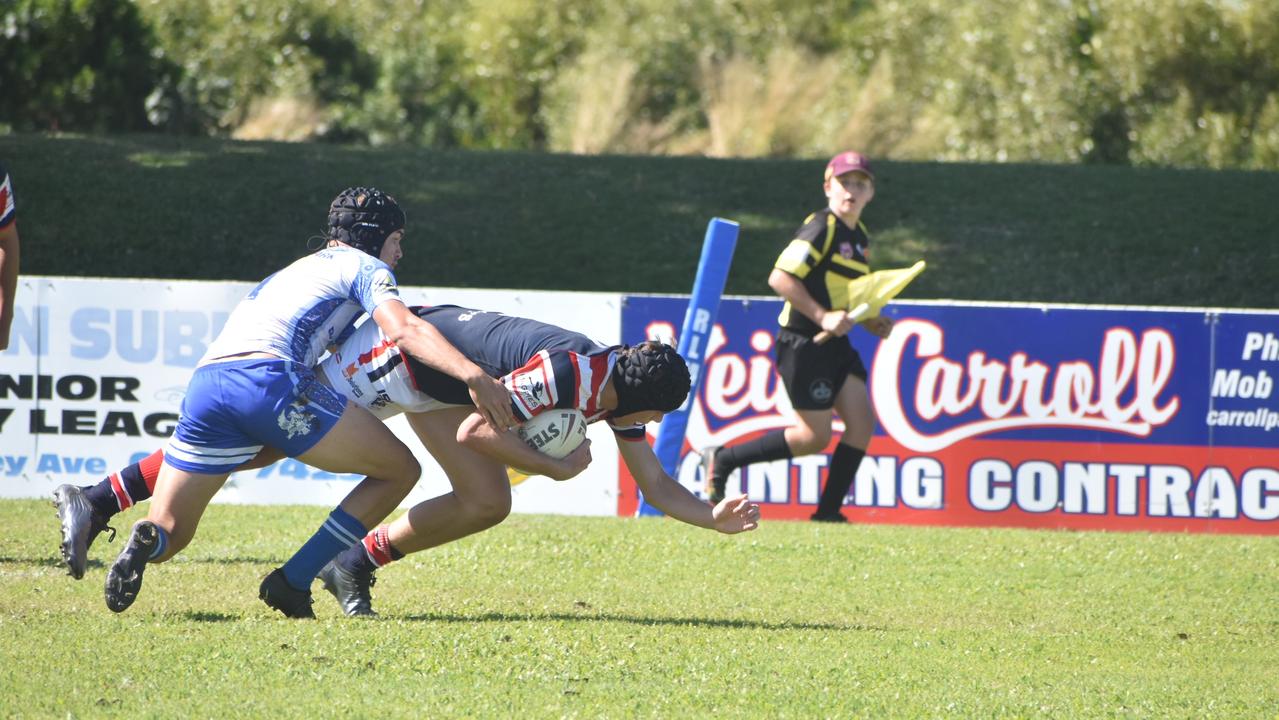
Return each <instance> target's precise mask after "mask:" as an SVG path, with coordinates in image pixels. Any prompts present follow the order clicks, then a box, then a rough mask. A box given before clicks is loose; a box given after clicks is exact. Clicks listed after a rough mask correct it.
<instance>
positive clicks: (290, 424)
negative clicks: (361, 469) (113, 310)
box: [164, 358, 346, 475]
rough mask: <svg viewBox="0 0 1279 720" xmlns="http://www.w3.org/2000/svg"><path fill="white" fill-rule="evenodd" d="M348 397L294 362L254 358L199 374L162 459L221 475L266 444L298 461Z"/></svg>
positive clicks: (330, 424) (218, 365) (189, 388)
mask: <svg viewBox="0 0 1279 720" xmlns="http://www.w3.org/2000/svg"><path fill="white" fill-rule="evenodd" d="M345 409H346V398H344V397H342V396H341V395H338V394H337V393H336V392H334V391H333V389H332V388H330V387H328V386H327V385H324V384H323V383H321V382H319V381H318V380H317V379H316V377H315V374H314V373H313V372H312V371H311V368H308V367H306V366H304V365H301V364H299V363H295V362H292V361H289V360H279V359H274V358H271V359H266V358H252V359H248V360H230V361H227V362H220V363H212V364H209V365H205V366H203V367H199V368H196V371H195V374H194V375H192V376H191V382H190V384H189V385H187V394H186V397H185V398H184V399H183V400H182V415H181V417H180V418H179V419H178V427H177V429H176V430H175V431H174V433H173V437H171V438H169V444H168V446H167V447H166V448H165V450H164V461H165V462H167V463H169V464H170V465H172V466H173V467H176V468H178V469H180V470H185V471H187V472H193V473H203V474H208V475H221V474H224V473H229V472H231V471H232V470H234V469H235V468H236V467H237V466H239V465H240V464H241V463H244V462H246V461H248V460H250V459H252V458H253V456H255V455H257V454H258V451H259V450H261V449H262V448H263V447H264V446H268V445H269V446H271V447H274V448H277V449H279V450H282V451H284V453H285V454H286V455H288V456H289V457H297V456H298V455H301V454H302V453H305V452H306V451H307V450H310V449H311V448H312V447H314V446H315V444H316V443H318V442H319V441H320V439H321V438H323V437H324V436H325V435H327V434H328V432H329V431H330V430H332V429H333V426H334V425H337V423H338V420H340V419H341V418H342V411H343V410H345Z"/></svg>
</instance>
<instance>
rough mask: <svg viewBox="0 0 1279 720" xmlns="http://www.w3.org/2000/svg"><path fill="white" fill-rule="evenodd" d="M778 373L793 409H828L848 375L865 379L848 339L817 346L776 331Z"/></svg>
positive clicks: (790, 333) (802, 337) (801, 337)
mask: <svg viewBox="0 0 1279 720" xmlns="http://www.w3.org/2000/svg"><path fill="white" fill-rule="evenodd" d="M777 374H778V375H780V376H781V378H782V384H783V385H785V386H786V394H787V395H788V396H790V402H791V406H792V407H794V408H795V409H796V410H828V409H830V408H832V407H834V405H835V396H836V395H838V394H839V391H840V389H841V388H843V387H844V381H845V380H847V379H848V376H849V375H852V376H854V377H858V378H861V379H862V381H863V382H865V380H866V366H865V365H863V364H862V356H861V355H858V354H857V351H856V350H854V349H853V346H852V345H851V344H850V343H849V342H848V338H847V337H836V338H831V339H830V340H829V341H827V342H826V343H823V344H821V345H818V344H817V343H815V342H813V339H812V338H811V337H808V336H807V335H801V334H800V333H797V332H794V331H791V330H787V329H786V328H781V329H780V330H778V331H777Z"/></svg>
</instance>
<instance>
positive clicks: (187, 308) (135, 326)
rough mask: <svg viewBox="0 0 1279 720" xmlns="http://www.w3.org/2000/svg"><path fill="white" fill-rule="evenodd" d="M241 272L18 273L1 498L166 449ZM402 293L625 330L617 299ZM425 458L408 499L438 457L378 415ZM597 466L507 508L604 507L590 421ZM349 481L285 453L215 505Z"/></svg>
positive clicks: (598, 447)
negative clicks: (221, 275) (184, 276)
mask: <svg viewBox="0 0 1279 720" xmlns="http://www.w3.org/2000/svg"><path fill="white" fill-rule="evenodd" d="M252 287H253V284H252V283H244V282H204V281H177V280H172V281H166V280H117V279H98V278H69V277H25V278H23V279H22V281H21V283H20V285H19V288H18V296H17V302H16V303H15V316H14V325H13V330H12V333H11V341H10V346H9V349H8V350H6V351H4V352H0V497H48V496H49V494H50V493H51V492H52V490H53V488H55V487H57V486H58V485H59V484H62V483H75V484H79V485H87V484H90V483H95V482H97V481H98V480H100V479H102V477H104V476H105V475H107V474H109V473H112V472H116V471H118V470H119V469H121V468H123V467H124V466H125V465H127V464H129V463H131V462H136V461H137V460H138V459H139V458H141V457H144V456H146V455H148V454H150V453H151V452H152V451H154V450H156V449H157V448H160V447H162V446H163V443H164V441H165V439H166V438H167V437H168V436H169V434H171V433H172V431H173V428H174V425H175V424H176V422H177V417H178V412H179V410H180V407H181V403H182V397H183V394H184V392H185V389H186V384H187V381H188V379H189V378H190V375H191V372H192V370H193V369H194V368H195V364H196V362H197V361H198V360H199V359H200V357H201V356H202V355H203V354H204V350H205V348H206V347H207V346H208V344H209V343H210V342H211V341H212V340H213V338H214V337H215V336H216V335H217V333H218V332H219V331H220V330H221V328H222V326H223V324H225V322H226V318H227V316H228V315H229V314H230V312H231V309H232V308H233V307H234V306H235V304H236V303H237V302H238V301H239V299H240V298H241V297H242V296H243V295H244V294H245V293H247V292H248V291H249V290H250V289H251V288H252ZM401 293H402V295H403V297H404V300H405V302H407V303H409V304H410V305H413V304H431V305H435V304H454V305H463V306H467V307H476V308H482V309H485V310H494V311H498V312H503V313H507V314H510V315H520V316H523V317H532V318H536V319H538V320H542V321H545V322H550V323H554V324H556V325H560V326H562V327H565V328H569V329H571V330H576V331H578V332H582V333H584V334H586V335H587V336H589V337H591V338H593V339H595V340H597V341H599V342H602V343H606V344H612V343H616V342H618V341H619V338H620V336H621V326H620V311H619V308H620V304H621V296H620V295H618V294H613V293H570V292H551V291H526V290H476V289H450V288H418V287H402V288H401ZM388 424H389V425H390V426H391V428H392V429H393V430H394V431H395V432H396V434H397V435H398V436H400V437H401V438H402V439H403V440H404V441H405V442H406V443H407V444H408V445H409V447H411V448H413V449H414V451H415V452H416V453H417V455H418V457H419V458H420V459H421V461H422V468H423V475H422V480H421V481H420V482H419V484H418V486H417V488H415V489H414V491H413V492H412V493H411V494H410V496H409V498H408V499H407V500H406V505H408V504H413V503H415V502H418V501H420V500H423V499H426V498H430V497H434V496H436V495H440V494H443V493H446V492H448V491H449V489H450V486H449V484H448V481H447V479H446V478H445V476H444V473H443V471H442V470H441V469H440V467H439V466H438V465H437V464H435V463H434V462H433V461H432V460H431V459H430V455H429V454H427V453H426V451H425V449H424V448H423V447H422V446H421V443H419V442H418V440H417V438H416V437H414V436H413V433H412V431H411V430H409V427H408V424H407V423H406V422H404V420H403V419H402V418H394V419H392V420H391V421H390V422H389V423H388ZM590 437H591V439H592V446H591V450H592V454H593V456H594V458H595V459H594V462H593V463H592V465H591V467H590V468H588V469H587V470H586V471H585V472H584V473H582V474H581V475H579V476H578V477H576V478H573V479H572V480H571V481H568V482H563V483H557V482H553V481H551V480H549V479H547V478H541V477H535V478H530V479H528V480H526V481H524V482H523V483H520V484H519V485H516V486H515V488H514V489H513V497H514V504H513V510H514V511H515V512H526V513H558V514H575V515H614V514H616V511H617V450H616V443H615V442H614V441H613V439H612V433H611V432H610V431H609V430H608V429H607V428H606V427H603V426H602V425H601V424H598V423H597V424H596V425H594V426H592V428H591V431H590ZM357 480H358V478H356V477H355V476H339V475H333V474H331V473H324V472H322V471H319V470H316V469H314V468H310V467H307V466H305V465H303V464H302V463H299V462H297V461H295V460H285V461H283V462H279V463H276V464H274V465H272V466H270V467H267V468H263V469H261V470H253V471H247V472H242V473H237V474H235V475H233V476H232V477H231V479H230V480H228V482H227V484H226V486H225V487H224V488H223V490H222V492H220V493H219V494H218V496H217V498H216V500H218V501H222V502H240V503H299V504H320V505H329V506H331V505H335V504H337V502H338V501H340V500H341V499H342V497H343V496H345V495H346V493H347V492H348V491H349V490H350V489H351V487H353V485H354V483H355V482H356V481H357Z"/></svg>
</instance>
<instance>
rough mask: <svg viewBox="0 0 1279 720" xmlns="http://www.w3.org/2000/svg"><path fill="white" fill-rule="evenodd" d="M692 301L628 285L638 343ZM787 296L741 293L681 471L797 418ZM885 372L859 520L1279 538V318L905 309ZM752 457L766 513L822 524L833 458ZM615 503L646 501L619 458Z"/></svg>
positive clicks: (1030, 308) (723, 309) (871, 349)
mask: <svg viewBox="0 0 1279 720" xmlns="http://www.w3.org/2000/svg"><path fill="white" fill-rule="evenodd" d="M686 304H687V300H685V299H682V298H670V297H654V296H630V297H627V298H626V302H625V304H624V309H623V313H622V336H623V340H624V341H625V342H636V341H638V340H642V339H644V338H646V337H654V338H665V339H667V340H670V339H673V338H674V335H675V333H676V329H677V327H678V323H679V319H680V318H681V317H682V316H683V312H684V308H685V306H686ZM780 309H781V303H780V302H779V301H775V300H760V299H742V298H738V299H725V300H724V301H723V303H722V304H721V306H720V310H719V322H718V323H717V324H716V328H715V332H714V333H713V334H712V337H711V341H710V345H709V346H708V348H707V353H706V356H705V357H706V360H705V368H704V372H705V381H704V383H703V386H702V389H701V391H700V393H699V396H698V398H697V403H696V405H695V406H694V409H693V413H692V415H691V417H690V419H689V423H688V434H687V437H686V440H685V444H684V449H683V454H682V458H681V461H680V463H679V465H678V471H677V475H678V480H679V481H680V482H681V483H683V484H684V485H686V486H687V487H688V488H690V489H692V490H695V491H697V492H702V490H703V487H702V478H701V472H700V468H699V464H698V461H699V455H698V452H697V451H700V450H701V449H703V448H706V447H711V446H715V445H728V444H732V443H735V442H739V441H741V440H745V439H748V438H751V437H755V436H758V435H760V434H762V433H765V432H768V431H772V430H777V429H780V428H784V427H786V426H788V425H789V424H790V423H791V417H792V415H791V408H790V403H789V400H788V398H787V396H786V392H785V389H784V388H783V387H782V386H781V383H780V382H779V380H778V378H777V376H776V373H775V371H774V367H773V342H774V340H773V338H774V333H775V331H776V327H777V320H776V319H777V314H778V312H779V311H780ZM884 314H886V315H888V316H890V317H892V318H893V319H894V320H895V321H896V327H895V329H894V331H893V333H892V335H891V336H890V337H889V338H888V339H886V340H882V341H881V340H879V339H877V338H875V337H873V336H872V335H870V334H869V333H867V332H864V331H862V330H860V329H854V331H853V333H852V334H851V339H852V343H853V346H854V348H855V349H856V350H857V351H858V352H859V353H860V354H861V356H862V359H863V361H864V362H865V364H866V366H867V367H868V368H869V369H870V382H869V390H870V395H871V400H872V403H873V404H874V407H875V412H876V416H877V418H878V427H877V429H876V432H875V436H874V438H873V439H872V441H871V444H870V447H869V448H868V454H867V457H866V459H865V461H863V463H862V465H861V467H860V468H859V471H858V473H857V476H856V478H855V481H854V484H853V487H852V490H851V491H850V493H849V497H848V498H847V501H846V506H845V514H846V515H848V516H849V517H850V519H852V520H854V521H856V522H883V523H903V524H920V525H925V524H935V525H970V526H983V525H992V526H995V525H997V526H1014V527H1049V528H1074V529H1107V530H1154V531H1159V530H1166V531H1192V532H1227V533H1264V534H1279V450H1277V449H1276V446H1279V400H1277V399H1276V398H1277V397H1279V396H1276V394H1275V377H1276V375H1279V313H1276V312H1270V311H1226V310H1184V309H1144V308H1099V307H1084V306H1042V305H1015V304H969V303H953V302H950V303H944V304H943V303H921V302H898V303H893V304H892V305H890V306H889V307H888V308H886V309H885V311H884ZM841 430H842V426H841V425H840V424H839V423H838V421H836V423H835V437H834V438H833V439H832V445H831V446H830V447H828V448H827V450H826V453H823V454H817V455H811V456H807V457H799V458H794V459H792V460H790V461H786V460H779V461H775V462H771V463H761V464H758V465H754V466H750V467H748V468H742V469H741V470H740V471H738V472H737V473H735V474H734V475H733V477H731V478H730V479H729V487H728V489H729V492H730V493H732V492H735V491H739V489H740V490H741V491H745V492H747V493H748V494H749V495H750V496H751V498H752V499H753V500H755V501H757V502H759V503H761V504H762V506H763V510H764V517H765V518H807V517H808V515H809V514H810V513H811V512H812V511H813V508H814V506H815V505H816V502H817V499H818V496H819V494H820V491H821V487H822V485H823V484H824V482H825V470H826V464H827V461H828V459H829V454H828V453H829V452H830V451H831V450H832V449H833V447H834V442H837V441H838V435H839V432H840V431H841ZM620 482H621V494H620V497H621V503H620V504H619V507H618V513H619V514H621V515H629V514H631V512H632V511H633V509H634V500H633V498H634V486H633V480H631V479H630V477H629V475H628V474H627V473H626V471H625V468H622V469H621V479H620Z"/></svg>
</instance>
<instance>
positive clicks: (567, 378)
mask: <svg viewBox="0 0 1279 720" xmlns="http://www.w3.org/2000/svg"><path fill="white" fill-rule="evenodd" d="M411 310H412V311H413V312H414V313H415V314H417V316H418V317H420V318H422V319H423V320H425V321H426V322H428V323H430V324H431V325H432V326H434V327H435V328H436V329H437V330H439V331H440V334H441V335H443V336H444V337H445V339H447V340H448V341H449V342H450V343H452V344H453V346H454V347H456V348H457V349H458V352H460V353H462V354H463V355H465V356H466V357H467V358H468V359H470V361H471V362H473V363H475V364H476V365H479V366H480V368H481V369H482V370H484V372H486V373H488V374H489V375H491V376H493V377H496V378H501V380H502V382H503V384H505V385H506V387H507V390H509V391H510V392H511V406H512V408H513V409H514V411H515V414H516V416H517V417H518V418H520V419H521V420H528V419H529V418H532V417H533V416H534V415H537V414H538V413H540V412H541V411H543V410H546V409H547V408H553V407H555V408H576V409H578V410H581V411H582V414H583V415H585V416H586V420H587V422H593V421H596V420H601V419H608V412H607V411H605V410H603V409H601V408H600V406H599V403H600V395H601V393H602V391H603V388H604V383H605V382H607V381H608V378H609V375H610V374H611V373H612V370H613V365H614V364H615V363H616V362H617V352H616V351H617V349H618V348H617V347H606V346H604V345H600V344H599V343H597V342H595V341H594V340H591V339H590V338H588V337H586V336H585V335H583V334H581V333H576V332H573V331H571V330H565V329H564V328H561V327H557V326H555V325H551V324H548V323H544V322H539V321H537V320H529V319H528V318H521V317H513V316H511V315H503V314H501V313H496V312H489V311H485V310H472V309H469V308H463V307H458V306H456V305H438V306H435V307H414V308H411ZM406 360H407V363H406V365H407V366H408V368H409V373H410V375H411V376H412V382H413V384H414V385H415V386H416V388H417V390H418V391H419V392H421V393H423V394H425V395H429V396H430V397H432V398H435V399H436V400H439V401H441V402H445V403H450V404H456V405H464V404H470V403H471V397H470V395H469V393H468V392H467V388H466V384H465V383H463V382H462V381H460V380H458V379H456V378H453V377H450V376H448V375H445V374H444V373H442V372H440V371H438V370H434V369H432V368H429V367H427V366H426V365H423V364H422V363H421V362H419V361H418V360H417V359H416V358H413V357H406ZM609 425H610V427H612V429H613V430H614V432H616V433H618V434H619V435H621V436H622V437H625V438H627V439H641V438H643V437H644V428H643V426H642V425H640V426H626V427H619V426H617V425H614V424H613V423H612V422H610V423H609Z"/></svg>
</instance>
